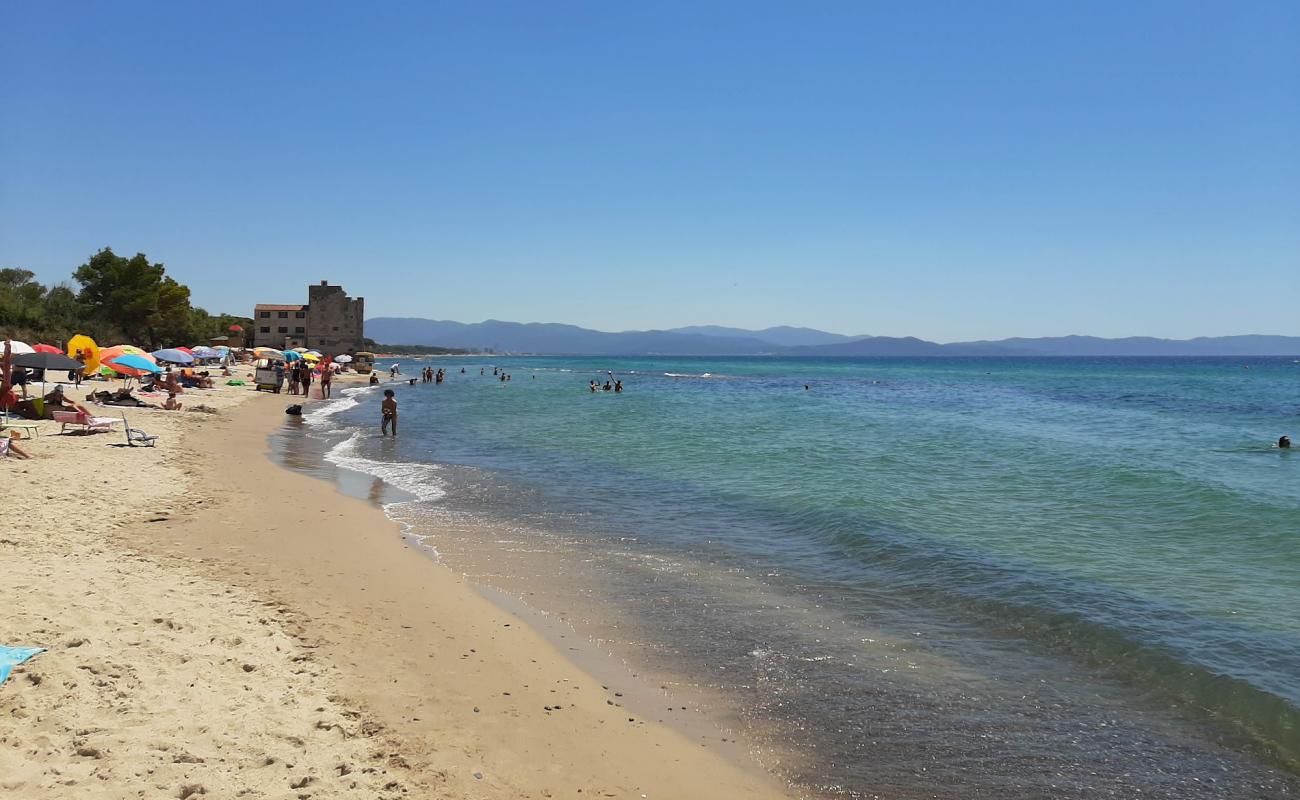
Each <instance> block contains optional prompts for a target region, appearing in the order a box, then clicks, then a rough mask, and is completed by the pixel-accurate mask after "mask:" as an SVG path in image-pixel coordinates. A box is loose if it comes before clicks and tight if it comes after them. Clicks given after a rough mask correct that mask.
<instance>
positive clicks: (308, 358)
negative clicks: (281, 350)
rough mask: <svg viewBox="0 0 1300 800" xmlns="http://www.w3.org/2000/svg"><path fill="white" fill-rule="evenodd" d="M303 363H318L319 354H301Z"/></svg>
mask: <svg viewBox="0 0 1300 800" xmlns="http://www.w3.org/2000/svg"><path fill="white" fill-rule="evenodd" d="M302 360H303V361H320V353H303V354H302Z"/></svg>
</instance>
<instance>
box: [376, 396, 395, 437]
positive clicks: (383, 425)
mask: <svg viewBox="0 0 1300 800" xmlns="http://www.w3.org/2000/svg"><path fill="white" fill-rule="evenodd" d="M379 412H380V414H381V415H382V416H383V419H382V420H381V422H380V423H379V435H380V436H387V435H388V425H389V423H392V425H393V435H394V436H396V435H397V398H396V397H394V396H393V390H392V389H385V390H384V402H383V403H381V404H380V406H379Z"/></svg>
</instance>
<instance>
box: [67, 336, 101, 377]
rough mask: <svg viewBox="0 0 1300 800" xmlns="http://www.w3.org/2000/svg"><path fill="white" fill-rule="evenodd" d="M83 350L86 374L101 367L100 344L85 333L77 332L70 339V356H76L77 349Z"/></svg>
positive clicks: (82, 355)
mask: <svg viewBox="0 0 1300 800" xmlns="http://www.w3.org/2000/svg"><path fill="white" fill-rule="evenodd" d="M78 350H80V351H81V357H82V358H84V359H85V360H86V374H87V375H90V374H92V373H93V372H94V371H95V370H97V369H99V345H97V344H95V340H94V339H92V338H90V337H89V336H86V335H85V334H81V333H79V334H77V335H76V336H73V337H72V338H71V339H69V340H68V356H69V357H75V356H76V355H77V351H78Z"/></svg>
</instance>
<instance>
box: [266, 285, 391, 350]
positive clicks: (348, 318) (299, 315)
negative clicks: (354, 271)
mask: <svg viewBox="0 0 1300 800" xmlns="http://www.w3.org/2000/svg"><path fill="white" fill-rule="evenodd" d="M365 304H366V301H365V298H363V297H355V298H354V297H348V296H347V293H346V292H344V291H343V287H342V286H330V285H329V282H328V281H321V282H320V285H318V286H309V287H307V304H306V305H279V304H269V303H259V304H258V305H256V306H255V307H254V308H253V330H252V331H249V332H248V336H247V338H248V346H249V347H253V346H263V347H274V348H276V349H288V348H291V347H306V348H308V349H311V350H319V351H321V352H322V353H324V354H325V355H329V356H336V355H340V354H342V353H355V352H357V351H358V350H365V349H366V343H365V335H366V331H365V318H366V311H365Z"/></svg>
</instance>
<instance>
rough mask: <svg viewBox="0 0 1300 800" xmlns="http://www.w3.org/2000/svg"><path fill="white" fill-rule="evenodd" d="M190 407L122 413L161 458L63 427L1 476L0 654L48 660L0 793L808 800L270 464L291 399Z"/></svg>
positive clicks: (8, 709) (1, 742)
mask: <svg viewBox="0 0 1300 800" xmlns="http://www.w3.org/2000/svg"><path fill="white" fill-rule="evenodd" d="M341 385H343V383H337V384H336V389H337V388H339V387H341ZM73 397H74V398H75V399H78V400H80V399H81V397H80V396H77V395H73ZM181 399H182V400H183V401H184V402H185V403H187V405H194V404H197V403H202V404H203V405H205V406H208V407H210V408H213V409H215V410H216V413H202V412H190V411H188V410H187V411H180V412H165V411H155V410H144V409H141V410H133V409H128V410H127V417H128V419H129V420H130V422H131V424H132V426H134V427H139V428H143V429H145V430H147V431H148V432H149V433H152V434H158V435H159V436H160V437H161V438H160V439H159V442H158V446H157V447H156V448H153V449H147V448H138V447H136V448H130V447H125V446H122V445H123V444H124V443H125V439H124V437H123V435H122V433H121V431H120V426H119V429H118V430H117V431H114V432H111V433H95V434H89V435H80V434H73V433H69V434H66V435H54V434H56V433H57V431H58V426H57V425H54V424H52V423H48V422H47V423H43V432H44V435H42V436H39V437H37V438H35V439H33V440H30V441H24V442H23V443H22V444H23V445H24V446H25V447H26V449H27V450H28V451H29V452H31V453H32V454H33V456H34V457H33V458H32V459H30V460H27V461H19V460H16V459H6V460H5V461H3V462H0V480H2V481H3V485H4V487H5V493H4V495H5V500H4V506H3V508H4V511H3V516H4V523H3V525H0V585H3V586H4V587H5V589H6V597H5V600H4V606H5V608H4V614H3V615H2V616H0V643H3V644H8V645H15V646H38V647H45V648H47V649H48V652H45V653H43V654H41V655H39V656H37V657H36V658H34V659H33V660H31V661H29V662H27V663H26V664H24V665H22V666H20V667H18V668H16V669H15V670H14V673H13V674H12V675H11V676H10V678H9V680H8V681H7V682H6V683H5V684H3V685H0V795H3V796H14V797H27V798H46V797H48V798H63V797H68V798H73V797H76V798H131V797H140V798H146V797H148V798H152V797H167V798H182V799H183V798H195V797H201V796H210V797H220V798H227V797H231V798H235V797H241V798H344V797H346V798H397V797H408V798H412V797H413V798H424V797H449V798H450V797H456V798H534V797H536V798H541V797H576V798H582V797H630V798H640V797H646V798H729V797H745V798H777V797H786V796H789V795H788V793H787V790H786V789H785V787H783V786H782V785H780V784H779V783H778V782H777V781H776V780H774V779H773V778H771V777H770V776H769V775H768V774H767V773H765V772H764V771H763V770H762V769H760V768H758V766H757V765H755V764H750V763H745V762H744V761H743V760H737V759H735V758H733V757H727V756H726V755H724V754H722V753H720V752H716V751H715V750H713V749H710V748H709V747H707V746H702V745H701V744H700V743H699V742H697V741H695V740H693V739H691V738H688V737H687V736H686V735H684V734H683V733H682V732H681V731H679V730H677V729H674V728H671V727H669V726H667V725H663V724H660V723H658V722H655V721H650V720H645V719H640V718H638V717H637V716H636V715H635V714H633V713H631V712H629V711H628V710H627V709H625V708H623V707H622V706H620V705H617V704H616V703H615V702H614V699H613V697H614V695H613V692H612V691H610V690H606V689H604V688H603V687H602V686H601V685H600V684H599V683H598V682H597V681H596V680H595V679H593V678H591V677H590V676H589V675H587V674H586V673H584V672H583V671H582V670H581V669H580V668H579V667H578V666H576V665H575V664H574V663H572V662H571V661H570V660H569V659H568V658H567V657H566V656H565V654H564V653H562V652H561V651H560V650H558V649H557V648H556V647H555V646H553V645H552V644H551V643H549V642H548V641H547V640H546V639H545V638H544V637H543V636H542V635H541V634H540V633H538V632H537V631H535V630H533V629H532V628H530V627H529V626H528V625H527V624H525V623H524V622H523V621H522V620H521V619H520V618H519V617H517V616H515V615H513V614H512V613H510V612H509V611H506V610H503V609H502V608H500V607H498V606H497V605H495V604H493V603H492V602H490V601H489V600H487V599H486V598H485V597H484V596H482V595H481V594H480V593H479V592H477V591H475V589H474V587H473V586H472V585H470V584H469V583H468V582H467V581H466V580H465V579H464V577H463V576H461V575H460V574H458V573H455V572H453V571H452V570H450V569H448V568H447V567H445V566H443V565H442V564H439V563H436V562H435V561H434V560H432V559H430V558H427V557H426V556H424V555H423V554H421V553H418V552H416V551H415V550H414V549H412V547H411V545H409V544H408V543H407V542H405V541H404V540H403V538H402V536H401V533H400V531H399V530H398V528H397V526H396V525H395V524H394V523H392V522H391V521H389V520H388V519H387V518H386V517H385V516H384V515H383V513H382V511H381V510H379V509H378V508H376V507H375V506H373V505H371V504H369V503H367V502H365V501H362V500H358V499H354V498H350V497H347V496H345V495H342V494H340V493H338V492H337V491H335V489H334V487H333V486H332V485H331V484H329V483H327V482H324V481H320V480H317V479H314V478H311V477H308V476H306V475H302V474H298V473H295V472H291V471H288V470H285V469H281V468H279V467H277V466H276V465H275V464H273V463H272V462H271V461H270V460H269V459H268V458H267V457H266V453H267V451H268V444H267V436H268V435H269V433H270V432H271V431H272V430H273V429H274V428H275V427H277V426H279V425H281V424H283V423H284V419H285V417H284V413H283V411H284V408H285V407H286V406H287V405H289V404H290V403H292V402H297V400H295V399H294V398H291V397H287V396H284V395H278V396H277V395H267V394H256V393H255V392H253V391H251V389H249V388H246V387H245V388H237V387H221V388H220V389H217V390H213V391H206V392H198V391H193V390H191V391H187V392H186V393H185V394H184V395H183V396H182V397H181ZM100 413H103V414H105V415H112V414H115V413H117V410H116V409H111V408H107V409H102V410H100Z"/></svg>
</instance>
